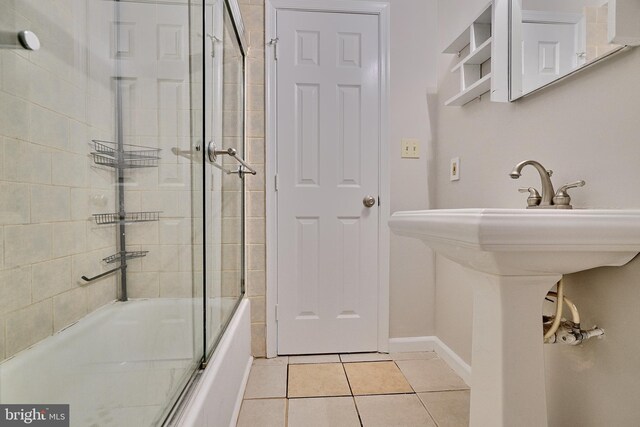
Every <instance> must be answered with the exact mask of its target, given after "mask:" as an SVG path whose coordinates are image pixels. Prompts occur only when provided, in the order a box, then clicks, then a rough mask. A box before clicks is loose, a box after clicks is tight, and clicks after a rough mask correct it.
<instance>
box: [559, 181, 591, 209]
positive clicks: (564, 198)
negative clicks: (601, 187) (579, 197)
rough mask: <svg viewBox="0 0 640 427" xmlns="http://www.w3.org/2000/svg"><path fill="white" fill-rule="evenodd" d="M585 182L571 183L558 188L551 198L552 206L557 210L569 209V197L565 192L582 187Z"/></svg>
mask: <svg viewBox="0 0 640 427" xmlns="http://www.w3.org/2000/svg"><path fill="white" fill-rule="evenodd" d="M585 184H586V182H584V181H583V180H580V181H576V182H571V183H569V184H565V185H563V186H562V187H560V188H558V191H556V195H555V196H554V197H553V204H554V205H556V206H557V207H558V208H559V209H571V208H572V206H571V196H570V195H569V193H567V190H568V189H570V188H577V187H584V185H585Z"/></svg>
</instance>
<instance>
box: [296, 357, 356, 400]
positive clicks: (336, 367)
mask: <svg viewBox="0 0 640 427" xmlns="http://www.w3.org/2000/svg"><path fill="white" fill-rule="evenodd" d="M288 393H289V397H314V396H350V395H351V390H350V389H349V383H348V382H347V377H346V375H345V374H344V369H343V368H342V364H341V363H317V364H305V365H289V391H288Z"/></svg>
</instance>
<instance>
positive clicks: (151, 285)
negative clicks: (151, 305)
mask: <svg viewBox="0 0 640 427" xmlns="http://www.w3.org/2000/svg"><path fill="white" fill-rule="evenodd" d="M127 293H128V296H129V298H158V297H159V296H160V276H159V273H157V272H142V273H138V272H131V273H128V275H127Z"/></svg>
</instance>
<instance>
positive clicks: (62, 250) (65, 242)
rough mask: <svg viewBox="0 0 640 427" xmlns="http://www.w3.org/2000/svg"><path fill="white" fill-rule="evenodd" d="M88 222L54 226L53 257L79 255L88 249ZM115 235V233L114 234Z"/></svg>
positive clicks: (64, 223) (65, 223)
mask: <svg viewBox="0 0 640 427" xmlns="http://www.w3.org/2000/svg"><path fill="white" fill-rule="evenodd" d="M85 228H86V221H76V222H63V223H57V224H54V225H53V256H54V257H61V256H66V255H73V254H78V253H81V252H83V251H85V250H86V248H87V235H86V230H85ZM112 234H113V233H112Z"/></svg>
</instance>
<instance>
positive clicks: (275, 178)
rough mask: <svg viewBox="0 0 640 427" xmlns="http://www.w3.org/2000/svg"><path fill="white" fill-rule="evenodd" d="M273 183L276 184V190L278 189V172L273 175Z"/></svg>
mask: <svg viewBox="0 0 640 427" xmlns="http://www.w3.org/2000/svg"><path fill="white" fill-rule="evenodd" d="M273 185H274V187H275V189H276V191H278V174H275V175H274V176H273Z"/></svg>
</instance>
